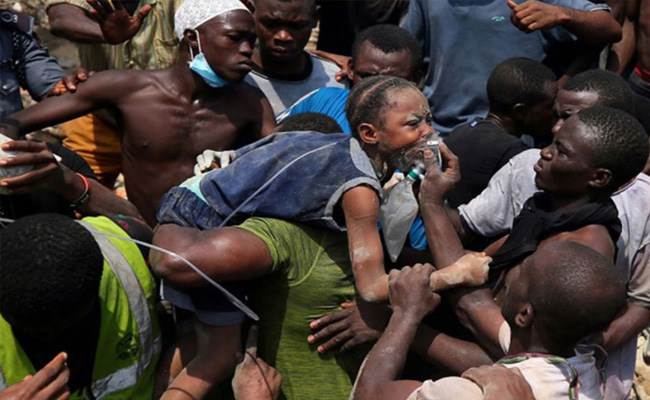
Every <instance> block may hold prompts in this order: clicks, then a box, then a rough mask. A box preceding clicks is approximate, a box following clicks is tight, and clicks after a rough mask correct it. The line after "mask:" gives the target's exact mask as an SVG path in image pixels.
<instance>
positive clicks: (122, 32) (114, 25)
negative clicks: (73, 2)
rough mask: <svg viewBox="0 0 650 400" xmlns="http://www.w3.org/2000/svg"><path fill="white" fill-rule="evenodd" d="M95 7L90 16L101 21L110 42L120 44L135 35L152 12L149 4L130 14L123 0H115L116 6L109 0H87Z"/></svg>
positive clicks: (105, 35) (103, 30)
mask: <svg viewBox="0 0 650 400" xmlns="http://www.w3.org/2000/svg"><path fill="white" fill-rule="evenodd" d="M86 1H87V2H88V4H90V6H91V7H92V8H93V9H92V10H90V16H91V17H92V18H94V19H95V21H97V22H98V23H99V27H100V28H101V30H102V34H103V35H104V40H105V41H106V43H109V44H120V43H123V42H126V41H127V40H129V39H131V38H132V37H133V36H135V34H136V33H138V31H139V30H140V28H141V27H142V23H143V22H144V19H145V18H146V17H147V15H149V12H151V5H149V4H147V5H144V6H142V7H140V9H139V10H138V11H137V12H136V13H135V15H133V16H132V15H131V14H129V12H128V11H127V10H126V9H125V8H124V4H122V1H121V0H114V1H113V4H114V5H115V8H113V7H112V6H111V3H110V2H109V1H108V0H86Z"/></svg>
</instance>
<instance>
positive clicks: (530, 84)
mask: <svg viewBox="0 0 650 400" xmlns="http://www.w3.org/2000/svg"><path fill="white" fill-rule="evenodd" d="M556 79H557V78H556V76H555V74H554V73H553V71H551V69H550V68H548V67H547V66H545V65H544V64H542V63H540V62H537V61H533V60H530V59H528V58H520V57H518V58H509V59H507V60H505V61H502V62H501V63H499V65H497V66H496V67H495V68H494V70H493V71H492V73H491V74H490V78H489V79H488V82H487V95H488V99H489V100H490V111H494V112H501V113H510V112H511V111H512V107H513V106H515V105H516V104H518V103H523V104H525V105H527V106H533V105H535V104H537V103H539V102H540V101H542V100H545V99H547V98H549V97H550V96H552V95H553V94H554V92H552V91H551V90H550V89H551V86H550V85H554V84H555V81H556Z"/></svg>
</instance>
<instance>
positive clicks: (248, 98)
mask: <svg viewBox="0 0 650 400" xmlns="http://www.w3.org/2000/svg"><path fill="white" fill-rule="evenodd" d="M232 88H233V95H234V96H235V97H236V98H237V99H238V100H240V101H242V102H246V103H248V104H251V105H253V104H257V105H259V104H260V102H261V101H262V100H263V99H266V96H265V95H264V93H263V92H262V91H261V90H260V89H259V88H256V87H255V86H253V85H250V84H248V83H247V82H245V81H243V82H240V83H237V84H235V85H232Z"/></svg>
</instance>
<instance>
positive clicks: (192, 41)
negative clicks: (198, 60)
mask: <svg viewBox="0 0 650 400" xmlns="http://www.w3.org/2000/svg"><path fill="white" fill-rule="evenodd" d="M183 42H185V43H186V44H187V45H188V46H189V47H190V48H191V49H198V48H199V40H198V37H197V36H196V31H195V30H193V29H185V32H183Z"/></svg>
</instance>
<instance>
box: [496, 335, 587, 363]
mask: <svg viewBox="0 0 650 400" xmlns="http://www.w3.org/2000/svg"><path fill="white" fill-rule="evenodd" d="M576 345H577V343H557V342H555V341H553V340H551V339H549V338H548V337H547V336H544V335H540V334H538V333H537V332H525V333H521V334H516V333H515V332H514V331H513V333H512V337H511V339H510V348H509V349H508V354H507V355H508V356H514V355H517V354H527V353H528V354H548V355H553V356H559V357H564V358H569V357H573V356H574V355H575V352H574V348H575V346H576Z"/></svg>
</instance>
